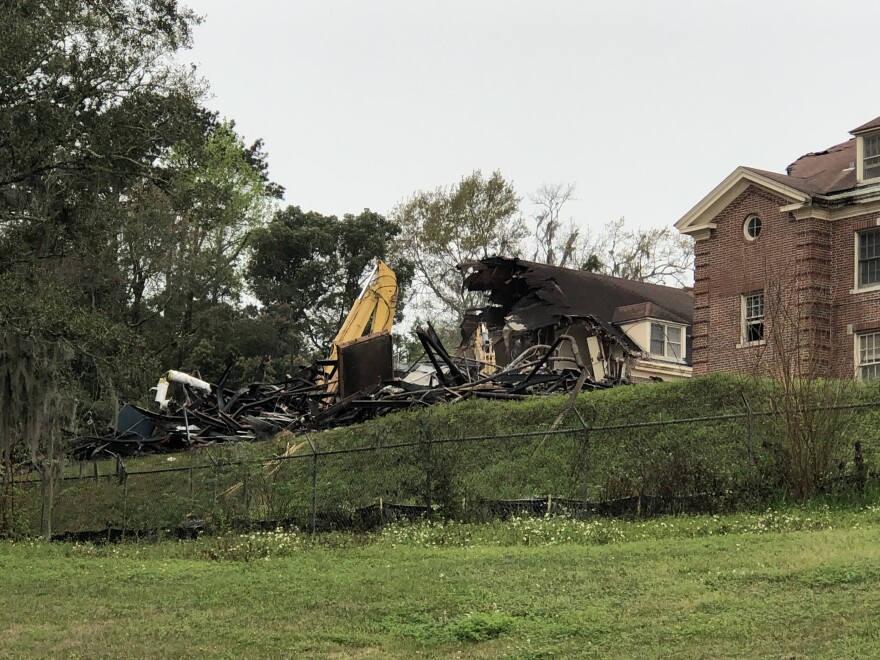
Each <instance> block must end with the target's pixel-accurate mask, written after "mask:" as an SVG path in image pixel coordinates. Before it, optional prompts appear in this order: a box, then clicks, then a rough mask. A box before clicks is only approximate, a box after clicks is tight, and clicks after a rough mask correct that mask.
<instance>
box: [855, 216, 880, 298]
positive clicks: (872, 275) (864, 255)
mask: <svg viewBox="0 0 880 660" xmlns="http://www.w3.org/2000/svg"><path fill="white" fill-rule="evenodd" d="M856 257H857V260H858V286H859V287H860V288H861V287H864V286H873V285H875V284H880V229H870V230H868V231H860V232H859V233H858V234H856Z"/></svg>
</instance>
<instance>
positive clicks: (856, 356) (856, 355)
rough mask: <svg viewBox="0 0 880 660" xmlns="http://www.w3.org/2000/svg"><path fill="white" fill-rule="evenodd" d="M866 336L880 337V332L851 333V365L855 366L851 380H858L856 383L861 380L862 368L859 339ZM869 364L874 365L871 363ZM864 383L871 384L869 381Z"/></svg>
mask: <svg viewBox="0 0 880 660" xmlns="http://www.w3.org/2000/svg"><path fill="white" fill-rule="evenodd" d="M867 335H880V330H869V331H866V332H856V333H853V365H855V369H854V373H853V378H855V380H858V381H861V380H862V366H863V365H862V364H861V358H862V352H861V350H860V349H861V346H860V345H859V344H860V343H861V338H862V337H865V336H867ZM871 364H874V363H873V362H872V363H871ZM864 382H871V381H864Z"/></svg>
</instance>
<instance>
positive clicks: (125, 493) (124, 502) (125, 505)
mask: <svg viewBox="0 0 880 660" xmlns="http://www.w3.org/2000/svg"><path fill="white" fill-rule="evenodd" d="M127 528H128V476H127V475H126V477H125V481H123V482H122V538H125V530H126V529H127Z"/></svg>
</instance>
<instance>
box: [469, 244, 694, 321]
mask: <svg viewBox="0 0 880 660" xmlns="http://www.w3.org/2000/svg"><path fill="white" fill-rule="evenodd" d="M459 269H460V270H462V271H465V272H466V271H468V270H469V271H470V273H469V274H468V275H467V277H466V278H465V282H464V286H465V288H467V289H468V290H470V291H487V292H489V302H490V303H492V304H493V305H498V306H500V307H501V308H502V310H503V313H504V315H505V316H511V317H513V318H515V319H517V320H519V321H520V322H521V323H523V324H524V325H527V326H530V327H535V328H538V327H543V326H547V325H553V324H556V323H559V322H560V321H563V320H565V318H570V317H576V316H595V317H597V318H599V319H602V320H604V321H608V322H610V321H612V319H613V318H614V314H615V311H616V310H617V309H618V308H619V307H623V306H628V305H637V304H640V303H651V304H652V309H653V310H654V311H655V313H657V314H658V315H659V314H663V317H664V318H667V319H668V320H671V321H678V322H680V323H684V324H687V325H690V324H691V323H692V321H693V315H694V298H693V293H692V292H691V291H689V290H686V289H678V288H675V287H671V286H663V285H661V284H649V283H647V282H636V281H634V280H628V279H624V278H622V277H612V276H610V275H600V274H599V273H589V272H587V271H582V270H573V269H571V268H560V267H558V266H548V265H547V264H539V263H535V262H532V261H524V260H522V259H510V258H506V257H490V258H487V259H481V260H480V261H476V262H472V263H466V264H461V265H460V266H459Z"/></svg>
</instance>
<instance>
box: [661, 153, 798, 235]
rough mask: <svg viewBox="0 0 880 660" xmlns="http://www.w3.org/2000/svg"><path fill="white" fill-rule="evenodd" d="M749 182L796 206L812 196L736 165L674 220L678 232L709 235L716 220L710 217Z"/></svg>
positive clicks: (749, 184) (726, 204) (735, 196)
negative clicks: (725, 176)
mask: <svg viewBox="0 0 880 660" xmlns="http://www.w3.org/2000/svg"><path fill="white" fill-rule="evenodd" d="M752 185H754V186H758V187H760V188H763V189H765V190H767V191H769V192H771V193H774V194H776V195H778V196H780V197H782V198H784V199H786V200H789V201H790V202H791V203H792V204H798V205H799V206H800V205H804V204H808V203H809V202H810V201H811V196H810V195H808V194H807V193H804V192H801V191H800V190H795V189H794V188H792V187H790V186H786V185H785V184H782V183H779V182H778V181H774V180H772V179H769V178H767V177H765V176H762V175H761V174H758V173H757V172H754V171H752V170H749V169H748V168H745V167H738V168H736V169H735V170H734V171H733V172H731V174H730V175H729V176H728V177H727V178H726V179H724V181H722V182H721V183H719V184H718V185H717V186H715V188H714V189H713V190H712V191H711V192H710V193H709V194H708V195H706V196H705V197H704V198H703V199H701V200H700V201H699V202H698V203H697V204H696V206H694V207H693V208H692V209H691V210H690V211H688V212H687V213H686V214H685V215H684V216H683V217H682V218H681V219H680V220H679V221H678V222H676V223H675V228H676V229H677V230H678V231H679V232H680V233H682V234H688V235H691V236H693V237H694V238H696V239H700V238H705V237H706V236H708V233H709V230H711V229H714V228H715V223H713V222H712V220H714V219H715V217H716V216H717V215H718V214H719V213H720V212H721V211H722V210H724V208H725V207H727V206H728V205H729V204H730V203H731V202H732V201H733V200H734V199H736V198H737V197H738V196H739V195H740V194H741V193H742V192H744V191H745V190H746V189H747V188H748V187H749V186H752Z"/></svg>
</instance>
